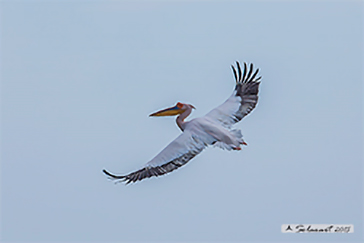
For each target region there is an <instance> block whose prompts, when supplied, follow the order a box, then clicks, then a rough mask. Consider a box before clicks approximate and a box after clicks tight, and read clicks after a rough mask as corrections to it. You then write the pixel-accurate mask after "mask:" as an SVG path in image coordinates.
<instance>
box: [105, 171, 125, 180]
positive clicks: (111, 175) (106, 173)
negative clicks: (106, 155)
mask: <svg viewBox="0 0 364 243" xmlns="http://www.w3.org/2000/svg"><path fill="white" fill-rule="evenodd" d="M102 172H104V174H105V175H107V176H109V177H111V178H112V179H125V176H117V175H114V174H111V173H110V172H108V171H107V170H105V169H104V170H102Z"/></svg>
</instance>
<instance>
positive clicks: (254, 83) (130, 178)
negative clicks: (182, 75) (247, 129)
mask: <svg viewBox="0 0 364 243" xmlns="http://www.w3.org/2000/svg"><path fill="white" fill-rule="evenodd" d="M231 67H232V70H233V74H234V77H235V81H236V86H235V90H234V92H233V93H232V95H231V96H230V97H229V98H228V99H227V100H226V101H225V102H224V103H222V104H221V105H220V106H218V107H216V108H215V109H213V110H211V111H210V112H209V113H207V114H206V115H205V116H203V117H199V118H195V119H192V120H191V121H185V119H186V117H187V116H189V115H190V114H191V112H192V109H194V108H195V107H194V106H193V105H191V104H183V103H180V102H178V103H177V104H176V105H175V106H174V107H171V108H167V109H164V110H161V111H158V112H155V113H153V114H151V115H150V116H175V115H179V116H178V117H177V119H176V122H177V125H178V127H179V128H180V129H181V130H182V132H183V133H182V134H181V135H179V136H178V137H177V138H176V139H175V140H173V141H172V142H171V143H170V144H169V145H168V146H167V147H165V148H164V149H163V150H162V151H161V152H160V153H159V154H158V155H157V156H155V157H154V158H153V159H152V160H151V161H149V162H148V163H146V164H145V165H144V166H143V167H142V168H141V169H139V170H137V171H135V172H132V173H129V174H127V175H114V174H111V173H110V172H108V171H106V170H103V172H104V173H105V174H106V175H107V176H108V177H109V178H110V179H113V180H120V181H124V182H125V183H126V184H129V183H131V182H137V181H141V180H143V179H145V178H149V177H152V176H160V175H164V174H166V173H169V172H172V171H173V170H175V169H178V168H179V167H181V166H183V165H185V164H186V163H187V162H189V161H190V160H191V159H192V158H194V157H195V156H196V155H197V154H199V153H200V152H201V151H202V150H203V149H204V148H206V147H207V146H208V145H215V146H217V147H220V148H222V149H227V150H241V147H240V145H246V143H245V142H244V140H243V136H242V134H241V132H240V130H236V129H232V126H233V125H234V124H235V123H237V122H239V121H240V120H241V119H243V118H244V117H245V116H246V115H248V114H249V113H250V112H251V111H252V110H253V109H254V108H255V106H256V104H257V102H258V91H259V84H260V82H259V80H260V79H261V77H258V78H257V74H258V72H259V69H256V70H255V72H254V68H253V64H250V66H249V68H248V66H247V64H246V63H244V70H243V71H242V70H241V67H240V64H239V62H236V68H235V67H234V66H233V65H232V66H231ZM253 72H254V73H253Z"/></svg>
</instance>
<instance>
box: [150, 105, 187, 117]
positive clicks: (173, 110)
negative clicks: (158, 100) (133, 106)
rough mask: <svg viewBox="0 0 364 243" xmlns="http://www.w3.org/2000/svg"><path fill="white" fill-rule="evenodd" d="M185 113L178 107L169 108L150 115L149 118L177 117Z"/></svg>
mask: <svg viewBox="0 0 364 243" xmlns="http://www.w3.org/2000/svg"><path fill="white" fill-rule="evenodd" d="M184 111H185V110H182V109H181V108H179V107H178V106H177V105H176V106H173V107H171V108H167V109H164V110H160V111H157V112H154V113H152V114H150V115H149V116H175V115H179V114H181V113H183V112H184Z"/></svg>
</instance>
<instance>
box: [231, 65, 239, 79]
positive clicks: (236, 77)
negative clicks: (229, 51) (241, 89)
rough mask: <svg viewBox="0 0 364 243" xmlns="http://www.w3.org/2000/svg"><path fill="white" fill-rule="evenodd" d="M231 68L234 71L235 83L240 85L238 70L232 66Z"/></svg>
mask: <svg viewBox="0 0 364 243" xmlns="http://www.w3.org/2000/svg"><path fill="white" fill-rule="evenodd" d="M231 68H232V69H233V73H234V77H235V81H236V83H238V76H237V74H236V69H235V67H234V66H233V65H231Z"/></svg>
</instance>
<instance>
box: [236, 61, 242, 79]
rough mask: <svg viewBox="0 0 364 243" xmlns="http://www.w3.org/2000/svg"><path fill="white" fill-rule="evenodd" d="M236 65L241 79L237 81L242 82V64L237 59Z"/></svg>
mask: <svg viewBox="0 0 364 243" xmlns="http://www.w3.org/2000/svg"><path fill="white" fill-rule="evenodd" d="M236 66H237V67H238V72H239V80H237V81H238V82H241V68H240V64H239V62H238V61H236Z"/></svg>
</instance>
